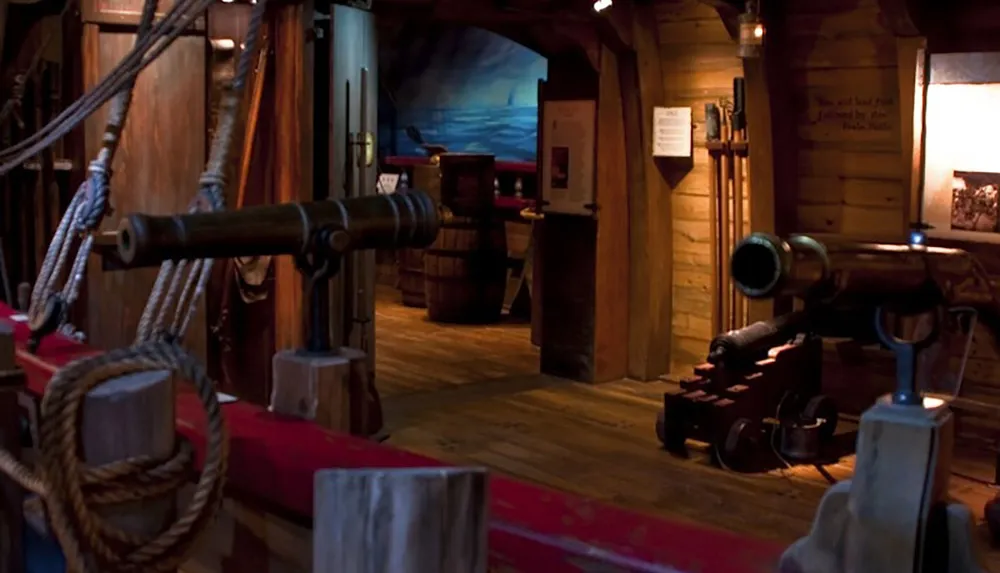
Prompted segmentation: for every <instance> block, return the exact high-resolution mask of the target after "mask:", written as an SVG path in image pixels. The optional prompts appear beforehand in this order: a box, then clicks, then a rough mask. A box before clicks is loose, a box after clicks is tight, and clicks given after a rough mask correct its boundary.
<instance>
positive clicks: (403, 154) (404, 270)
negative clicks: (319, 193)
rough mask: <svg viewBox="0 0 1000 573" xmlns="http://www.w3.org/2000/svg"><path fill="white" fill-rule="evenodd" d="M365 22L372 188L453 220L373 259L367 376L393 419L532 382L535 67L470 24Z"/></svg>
mask: <svg viewBox="0 0 1000 573" xmlns="http://www.w3.org/2000/svg"><path fill="white" fill-rule="evenodd" d="M378 27H379V38H380V41H379V55H378V58H379V72H380V73H379V103H378V106H379V112H378V117H379V122H378V137H377V138H376V141H378V150H377V151H378V161H379V167H380V174H379V192H384V193H392V192H400V191H402V190H404V189H406V188H415V189H420V190H422V191H427V192H428V193H430V194H431V195H432V196H435V198H436V199H439V200H441V201H442V203H443V204H445V205H446V206H448V207H449V208H452V209H453V210H454V211H455V217H454V218H453V219H452V220H451V221H450V222H447V223H445V225H444V226H443V228H442V230H441V233H440V235H439V237H438V240H437V242H435V244H434V245H432V246H431V247H430V248H428V249H421V250H416V249H407V250H398V251H384V252H379V253H378V254H377V271H376V277H377V278H376V283H377V286H376V298H375V319H376V320H375V329H376V336H375V340H376V353H375V354H376V357H377V358H376V360H377V365H376V372H377V379H378V386H379V391H380V393H381V395H382V397H383V399H384V401H385V407H386V410H387V416H386V418H387V420H397V421H400V420H405V419H406V418H409V417H411V416H410V414H412V413H415V412H418V411H420V410H422V407H421V405H420V403H421V402H422V401H423V400H422V398H426V397H427V396H429V395H431V394H433V395H434V400H440V399H446V398H444V396H445V395H448V394H451V393H455V392H457V393H459V394H462V395H464V396H465V397H466V399H468V398H473V396H476V395H478V393H480V392H482V393H484V394H486V395H488V394H489V393H490V392H491V391H502V389H501V387H502V386H504V381H505V380H507V381H511V382H513V381H512V379H513V378H519V377H520V378H524V377H527V376H532V375H536V374H538V348H537V346H536V345H537V344H538V343H539V342H540V340H539V337H540V331H539V329H538V320H537V318H538V317H537V316H536V317H535V318H536V320H535V322H536V327H535V329H534V337H533V336H532V335H533V328H532V308H533V307H535V308H536V309H537V307H538V305H537V301H534V304H533V301H532V294H533V293H534V292H535V290H536V289H535V288H534V286H533V284H532V283H536V284H537V281H536V280H535V277H534V274H533V272H532V268H533V261H532V259H533V257H532V244H533V241H532V221H531V220H529V219H527V218H525V217H526V216H530V212H531V211H532V210H533V208H534V199H535V197H536V188H537V186H536V175H535V164H536V159H535V158H536V150H537V138H538V83H539V80H544V79H545V77H546V74H547V66H548V62H547V60H546V59H545V58H544V57H542V56H540V55H539V54H537V53H535V52H533V51H532V50H530V49H528V48H526V47H524V46H522V45H520V44H518V43H515V42H514V41H512V40H509V39H507V38H505V37H503V36H500V35H498V34H495V33H493V32H490V31H487V30H483V29H480V28H475V27H464V26H456V25H451V24H445V23H433V22H431V23H428V22H427V21H426V20H425V21H422V22H419V23H415V22H412V21H409V20H407V19H406V18H402V17H395V18H394V17H393V16H392V15H384V16H383V15H380V16H379V18H378ZM535 294H537V293H535ZM535 314H536V315H537V314H538V312H537V311H536V313H535ZM533 338H534V340H533ZM533 342H534V344H533ZM473 399H474V398H473Z"/></svg>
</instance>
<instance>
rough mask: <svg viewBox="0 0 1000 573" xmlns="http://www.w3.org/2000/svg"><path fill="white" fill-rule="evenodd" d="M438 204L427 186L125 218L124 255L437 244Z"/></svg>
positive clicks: (129, 261) (140, 259) (146, 262)
mask: <svg viewBox="0 0 1000 573" xmlns="http://www.w3.org/2000/svg"><path fill="white" fill-rule="evenodd" d="M440 222H441V213H439V210H438V206H437V204H436V203H435V202H434V200H433V199H431V198H430V196H429V195H427V194H426V193H424V192H422V191H408V192H406V193H394V194H391V195H372V196H367V197H357V198H351V199H344V200H339V201H335V200H330V201H316V202H312V203H284V204H280V205H264V206H259V207H248V208H246V209H240V210H238V211H225V212H220V213H193V214H188V215H174V216H153V215H144V214H132V215H129V216H128V217H126V218H125V219H123V220H122V223H121V225H120V227H119V232H118V254H119V257H120V258H121V260H122V262H123V263H124V264H125V265H126V266H129V267H141V266H150V265H157V264H159V263H161V262H163V261H167V260H183V259H188V260H191V259H221V258H231V257H251V256H262V255H305V254H308V253H311V252H315V251H317V250H328V251H329V252H331V253H343V252H347V251H354V250H361V249H379V248H386V249H395V248H404V247H414V248H422V247H427V246H429V245H430V244H431V243H433V242H434V239H435V238H436V237H437V233H438V228H439V226H440Z"/></svg>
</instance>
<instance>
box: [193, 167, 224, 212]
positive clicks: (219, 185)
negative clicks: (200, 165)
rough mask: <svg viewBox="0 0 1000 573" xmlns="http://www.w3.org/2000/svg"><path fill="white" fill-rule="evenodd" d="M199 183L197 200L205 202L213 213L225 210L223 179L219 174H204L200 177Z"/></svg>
mask: <svg viewBox="0 0 1000 573" xmlns="http://www.w3.org/2000/svg"><path fill="white" fill-rule="evenodd" d="M200 183H201V189H200V190H199V191H198V195H199V199H201V200H202V201H204V202H207V203H208V207H209V209H210V210H211V211H213V212H215V211H222V210H223V209H225V208H226V196H225V193H224V192H223V189H224V188H225V187H224V186H225V178H224V177H223V176H222V175H220V174H216V173H208V172H206V173H205V174H203V175H202V176H201V182H200ZM199 202H200V201H199Z"/></svg>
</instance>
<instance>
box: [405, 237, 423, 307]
mask: <svg viewBox="0 0 1000 573" xmlns="http://www.w3.org/2000/svg"><path fill="white" fill-rule="evenodd" d="M399 291H400V292H401V293H402V294H403V306H411V307H414V308H426V307H427V301H425V300H424V250H423V249H401V250H400V251H399Z"/></svg>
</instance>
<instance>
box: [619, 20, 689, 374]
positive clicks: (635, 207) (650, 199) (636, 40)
mask: <svg viewBox="0 0 1000 573" xmlns="http://www.w3.org/2000/svg"><path fill="white" fill-rule="evenodd" d="M626 6H628V3H626ZM616 8H617V7H616ZM656 22H657V20H656V14H655V10H654V7H653V5H652V4H651V3H645V2H636V3H635V6H633V7H632V9H631V15H630V17H629V18H628V20H627V21H626V23H625V24H626V25H627V26H629V27H630V28H631V38H632V45H633V48H634V53H626V54H622V55H621V56H620V57H619V62H620V64H619V66H618V72H619V76H620V85H621V94H622V98H621V99H622V103H623V111H624V116H625V133H624V136H625V149H626V150H627V161H626V164H627V168H628V192H627V194H628V223H627V224H628V233H629V237H628V238H629V294H628V376H629V377H630V378H635V379H638V380H652V379H655V378H656V377H658V376H660V375H662V374H666V373H667V372H668V370H669V369H670V330H671V328H670V327H671V317H672V298H673V297H672V295H673V251H674V249H673V215H672V209H671V196H670V187H669V186H668V185H667V182H666V181H665V179H664V177H663V174H662V173H661V171H660V166H659V165H658V164H657V161H656V160H655V159H654V158H653V133H652V126H653V108H654V107H656V106H662V105H664V103H665V102H664V99H665V94H664V91H663V69H662V66H661V65H660V43H659V39H658V37H657V32H656ZM602 65H603V60H602ZM602 72H603V69H602ZM602 77H603V73H602ZM602 85H603V84H602Z"/></svg>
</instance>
